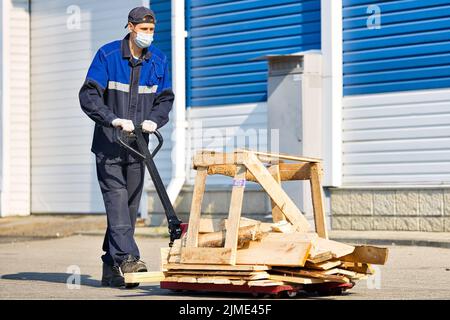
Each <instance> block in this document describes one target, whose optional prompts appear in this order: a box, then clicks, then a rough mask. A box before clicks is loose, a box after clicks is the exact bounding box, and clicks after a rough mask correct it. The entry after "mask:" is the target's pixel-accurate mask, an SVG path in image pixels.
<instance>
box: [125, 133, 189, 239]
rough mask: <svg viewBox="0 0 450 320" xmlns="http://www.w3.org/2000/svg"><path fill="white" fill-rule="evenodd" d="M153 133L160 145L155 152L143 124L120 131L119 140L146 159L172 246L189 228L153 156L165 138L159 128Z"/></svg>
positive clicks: (140, 157) (137, 155)
mask: <svg viewBox="0 0 450 320" xmlns="http://www.w3.org/2000/svg"><path fill="white" fill-rule="evenodd" d="M153 134H154V135H155V136H156V138H157V139H158V145H157V146H156V148H155V149H154V150H153V152H150V150H149V149H148V146H147V142H146V141H145V138H144V135H143V131H142V125H138V126H136V128H135V130H134V131H133V133H131V134H130V135H127V134H125V133H123V131H120V134H119V135H118V137H117V141H118V143H119V144H120V145H121V146H122V147H124V148H125V149H126V150H128V151H129V152H131V153H132V154H134V155H135V156H136V157H137V158H138V159H141V160H143V161H144V163H145V166H146V167H147V170H148V172H149V173H150V177H151V178H152V181H153V184H154V185H155V188H156V192H157V194H158V197H159V199H160V200H161V203H162V205H163V208H164V212H165V214H166V218H167V224H168V228H169V237H170V242H169V246H170V247H172V245H173V242H174V241H175V240H176V239H180V238H181V235H182V232H183V229H186V228H187V224H186V223H185V224H183V223H182V222H181V220H180V219H178V217H177V215H176V213H175V210H174V209H173V206H172V203H171V202H170V199H169V196H168V194H167V191H166V188H165V187H164V183H163V181H162V179H161V176H160V175H159V172H158V169H157V168H156V164H155V162H154V161H153V158H154V157H155V156H156V154H157V153H158V151H159V150H160V149H161V147H162V145H163V143H164V139H163V137H162V135H161V133H159V131H158V130H156V131H155V132H153ZM134 143H136V144H137V147H138V149H139V150H136V149H135V148H133V147H132V144H134Z"/></svg>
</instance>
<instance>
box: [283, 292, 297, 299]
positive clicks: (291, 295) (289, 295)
mask: <svg viewBox="0 0 450 320" xmlns="http://www.w3.org/2000/svg"><path fill="white" fill-rule="evenodd" d="M285 294H286V297H288V298H295V297H296V296H297V294H298V291H286V292H285Z"/></svg>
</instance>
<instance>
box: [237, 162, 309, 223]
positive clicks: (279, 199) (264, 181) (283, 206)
mask: <svg viewBox="0 0 450 320" xmlns="http://www.w3.org/2000/svg"><path fill="white" fill-rule="evenodd" d="M248 156H249V158H248V160H246V161H245V162H244V164H245V166H246V167H247V169H248V170H249V171H250V172H251V173H252V174H253V175H254V176H255V177H256V179H257V180H258V183H259V184H260V185H261V186H262V187H263V189H264V190H265V191H266V192H267V194H268V195H269V196H270V198H271V199H272V200H273V201H274V202H275V204H276V205H277V206H278V207H279V208H280V210H281V211H282V212H283V214H284V215H285V217H286V218H287V219H288V220H289V221H290V222H291V223H292V224H293V225H294V229H295V230H298V231H300V232H308V230H309V228H310V226H309V222H308V220H307V219H306V218H305V216H304V215H303V214H302V213H301V211H300V210H299V209H298V208H297V206H296V205H295V204H294V202H293V201H292V200H291V198H289V196H288V195H287V194H286V192H285V191H284V190H283V189H282V188H281V186H280V185H279V184H278V183H277V182H276V181H275V179H274V178H273V177H272V175H271V174H270V173H269V171H268V170H267V169H266V168H265V167H264V166H263V165H262V163H261V162H259V160H258V159H257V158H256V156H255V155H254V154H249V155H248Z"/></svg>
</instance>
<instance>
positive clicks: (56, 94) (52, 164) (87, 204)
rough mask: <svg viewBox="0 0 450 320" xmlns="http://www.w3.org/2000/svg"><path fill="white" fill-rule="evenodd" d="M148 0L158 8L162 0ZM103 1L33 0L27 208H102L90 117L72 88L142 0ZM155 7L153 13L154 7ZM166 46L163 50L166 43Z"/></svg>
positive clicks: (160, 38)
mask: <svg viewBox="0 0 450 320" xmlns="http://www.w3.org/2000/svg"><path fill="white" fill-rule="evenodd" d="M145 2H147V3H148V1H144V3H145ZM154 2H155V7H156V6H157V5H156V3H157V2H161V1H154ZM105 4H106V2H105V1H91V0H89V1H87V0H78V1H73V0H58V1H56V0H53V1H48V0H32V4H31V39H32V41H31V64H32V68H31V73H32V89H31V90H32V98H31V99H32V142H31V144H32V212H33V213H40V212H45V213H49V212H51V213H93V212H104V205H103V201H102V199H101V194H100V190H99V186H98V183H97V179H96V171H95V166H94V157H93V154H92V153H91V152H90V146H91V141H92V132H93V122H92V121H91V120H90V119H89V118H88V117H87V116H86V115H85V114H84V113H83V112H82V111H81V109H80V106H79V102H78V91H79V89H80V86H81V85H82V83H83V80H84V78H85V76H86V72H87V69H88V67H89V64H90V62H91V60H92V57H93V55H94V54H95V52H96V51H97V49H98V48H99V47H100V46H101V45H103V44H105V43H107V42H109V41H113V40H116V39H121V38H122V37H123V36H124V35H125V33H126V31H125V29H124V25H125V24H126V19H127V15H128V12H129V10H130V9H131V8H133V7H135V6H140V5H142V4H143V1H138V0H129V1H123V0H113V1H108V2H107V5H105ZM155 11H156V14H157V17H158V8H156V9H155ZM77 12H80V19H79V21H78V20H77V16H76V15H77ZM164 15H167V12H164V14H162V17H159V20H160V22H161V26H163V27H162V28H161V29H167V23H164ZM169 19H170V14H169ZM77 22H79V23H80V24H79V27H78V25H77ZM158 27H159V26H157V28H158ZM165 32H166V33H165V34H161V35H159V34H157V37H156V43H155V44H156V45H158V42H160V41H161V43H163V42H164V40H163V39H164V38H165V37H166V36H167V30H165ZM168 32H169V34H170V30H169V31H168ZM164 46H165V47H166V49H167V44H166V43H165V42H164ZM169 56H170V53H169ZM166 154H168V153H167V152H166ZM159 157H161V158H162V155H160V156H159ZM161 158H160V159H161ZM163 160H164V159H163ZM164 162H167V161H164ZM164 170H165V171H164V172H163V176H165V177H167V176H168V175H170V166H169V167H167V166H166V167H165V168H164Z"/></svg>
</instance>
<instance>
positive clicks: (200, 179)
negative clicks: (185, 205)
mask: <svg viewBox="0 0 450 320" xmlns="http://www.w3.org/2000/svg"><path fill="white" fill-rule="evenodd" d="M206 170H207V168H205V167H198V168H197V175H196V176H195V185H194V192H193V195H192V203H191V211H190V214H189V228H188V230H187V239H186V246H187V247H197V243H198V232H199V226H200V216H201V210H202V202H203V195H204V193H205V184H206V176H207V171H206Z"/></svg>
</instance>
